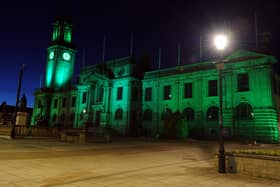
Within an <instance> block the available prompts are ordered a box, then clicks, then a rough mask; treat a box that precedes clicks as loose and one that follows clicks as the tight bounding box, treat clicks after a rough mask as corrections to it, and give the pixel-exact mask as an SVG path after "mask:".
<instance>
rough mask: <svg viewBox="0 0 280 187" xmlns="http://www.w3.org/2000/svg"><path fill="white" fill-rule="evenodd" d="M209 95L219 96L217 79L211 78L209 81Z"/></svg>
mask: <svg viewBox="0 0 280 187" xmlns="http://www.w3.org/2000/svg"><path fill="white" fill-rule="evenodd" d="M208 95H209V96H217V95H218V87H217V80H210V81H209V82H208Z"/></svg>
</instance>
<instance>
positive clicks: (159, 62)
mask: <svg viewBox="0 0 280 187" xmlns="http://www.w3.org/2000/svg"><path fill="white" fill-rule="evenodd" d="M160 65H161V48H159V49H158V69H160Z"/></svg>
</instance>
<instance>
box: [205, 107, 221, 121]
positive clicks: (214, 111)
mask: <svg viewBox="0 0 280 187" xmlns="http://www.w3.org/2000/svg"><path fill="white" fill-rule="evenodd" d="M218 119H219V108H218V107H215V106H213V107H210V108H208V110H207V120H208V121H218Z"/></svg>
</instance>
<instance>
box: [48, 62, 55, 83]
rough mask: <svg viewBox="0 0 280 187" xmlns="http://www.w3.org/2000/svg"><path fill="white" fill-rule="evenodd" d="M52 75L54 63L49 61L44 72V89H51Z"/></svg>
mask: <svg viewBox="0 0 280 187" xmlns="http://www.w3.org/2000/svg"><path fill="white" fill-rule="evenodd" d="M53 74H54V62H52V61H49V62H48V63H47V71H46V87H47V88H49V87H51V83H52V80H53Z"/></svg>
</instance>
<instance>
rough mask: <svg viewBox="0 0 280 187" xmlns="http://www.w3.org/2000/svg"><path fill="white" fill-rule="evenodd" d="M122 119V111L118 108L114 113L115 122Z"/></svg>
mask: <svg viewBox="0 0 280 187" xmlns="http://www.w3.org/2000/svg"><path fill="white" fill-rule="evenodd" d="M122 118H123V110H122V109H121V108H118V109H117V110H116V112H115V120H122Z"/></svg>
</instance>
